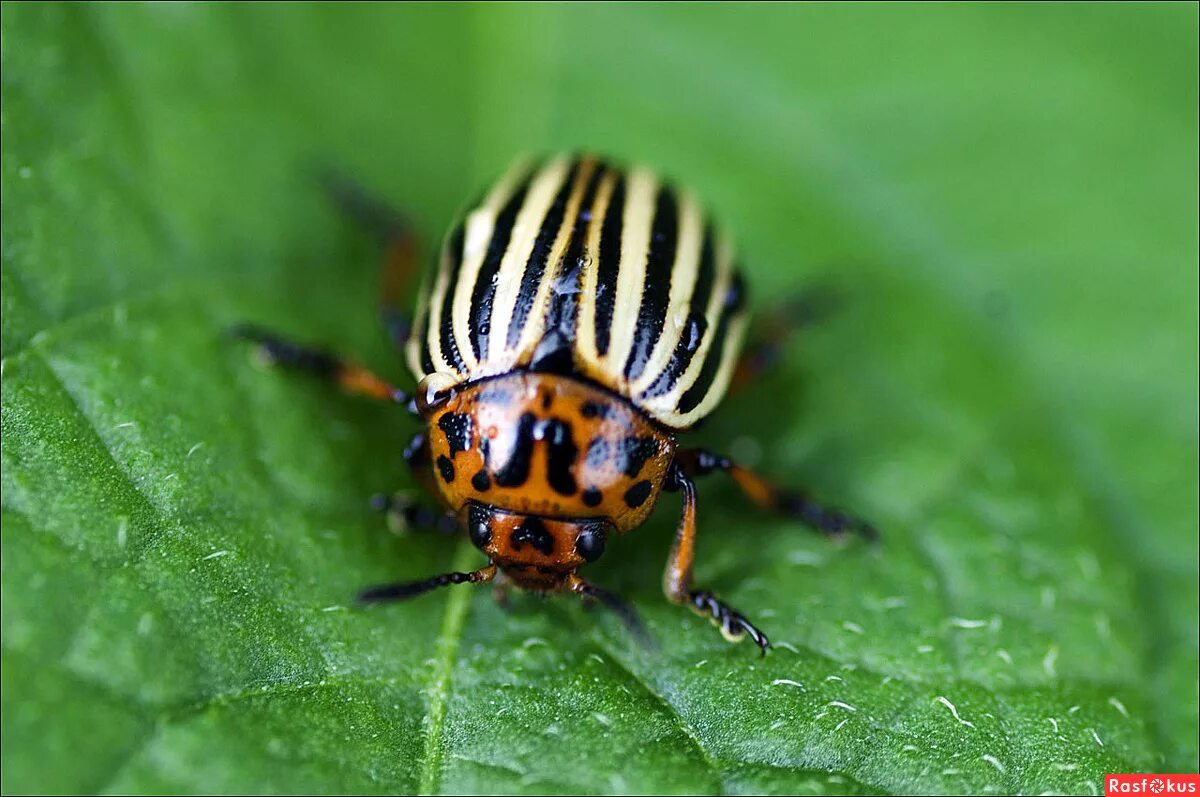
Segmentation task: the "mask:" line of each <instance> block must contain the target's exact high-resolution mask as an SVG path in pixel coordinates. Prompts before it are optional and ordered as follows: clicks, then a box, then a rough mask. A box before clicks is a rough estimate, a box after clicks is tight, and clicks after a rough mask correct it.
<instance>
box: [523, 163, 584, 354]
mask: <svg viewBox="0 0 1200 797" xmlns="http://www.w3.org/2000/svg"><path fill="white" fill-rule="evenodd" d="M578 174H579V160H576V161H575V162H574V163H572V164H571V170H570V171H569V172H567V177H566V179H565V180H563V182H562V186H561V187H560V188H559V189H558V194H557V195H556V196H555V197H554V201H553V202H551V203H550V209H549V210H547V211H546V217H545V218H544V219H542V226H541V227H540V228H539V229H538V233H537V237H536V238H534V240H533V251H531V252H530V253H529V260H528V261H527V262H526V263H525V273H524V274H522V275H521V288H520V290H519V291H518V292H517V304H516V306H515V307H513V314H512V319H511V320H510V321H509V322H508V339H507V345H508V348H510V349H511V348H514V347H515V346H516V345H517V341H518V340H520V339H521V333H522V332H523V331H524V330H525V322H526V321H527V320H528V319H529V310H530V308H531V306H532V305H533V300H534V298H535V297H536V296H537V292H538V288H539V287H540V286H541V284H542V275H543V274H545V273H546V261H547V260H549V259H550V250H551V249H552V248H553V247H554V240H555V239H556V238H557V237H558V233H559V230H560V229H561V228H562V224H563V216H565V215H566V212H567V199H568V198H570V196H571V191H572V190H573V189H574V186H575V178H576V175H578Z"/></svg>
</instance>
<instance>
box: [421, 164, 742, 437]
mask: <svg viewBox="0 0 1200 797" xmlns="http://www.w3.org/2000/svg"><path fill="white" fill-rule="evenodd" d="M745 323H746V317H745V301H744V288H743V284H742V280H741V278H740V276H739V274H738V271H737V269H736V268H735V266H734V263H733V247H732V245H731V243H730V241H729V240H728V238H727V237H726V236H725V235H723V234H722V232H721V231H720V229H719V228H718V227H717V226H716V225H714V224H713V222H712V221H710V220H709V219H708V218H707V217H706V215H705V213H704V211H703V210H702V208H701V207H700V205H699V204H698V203H697V201H696V200H695V199H694V198H693V197H692V196H691V195H690V194H688V193H687V192H686V191H682V190H679V189H678V188H676V187H675V186H673V185H671V184H670V183H668V182H665V181H663V180H662V179H660V178H659V177H657V176H656V175H655V174H654V173H652V172H650V171H647V170H645V169H642V168H632V169H628V170H626V169H622V168H619V167H616V166H613V165H611V164H609V163H606V162H604V161H602V160H600V159H599V158H596V157H591V156H579V157H574V156H560V157H556V158H552V159H549V160H545V161H533V160H525V161H522V162H519V163H517V164H516V165H514V166H513V167H512V168H511V169H510V170H509V171H508V172H507V173H506V174H505V175H504V176H503V177H502V178H501V179H500V180H499V181H498V182H497V183H496V184H495V185H494V186H493V187H492V188H491V189H490V190H489V191H488V192H487V193H486V194H485V195H484V196H483V198H482V200H481V201H480V202H479V204H478V205H476V206H474V207H472V208H470V209H469V210H468V211H467V212H466V213H465V214H464V215H463V217H462V219H461V220H459V221H458V222H457V223H456V224H455V225H453V226H452V227H451V230H450V233H449V234H448V235H447V236H446V238H445V241H444V242H443V244H442V248H441V251H440V253H439V255H438V258H437V261H436V264H435V267H434V269H433V271H432V272H431V274H430V275H428V277H427V279H426V281H425V285H424V287H423V289H422V291H421V294H420V297H419V300H418V305H417V312H416V326H415V330H416V332H415V334H414V335H413V336H412V337H411V338H410V340H409V342H408V347H407V352H406V353H407V359H408V364H409V367H410V368H411V369H412V371H413V372H414V374H415V375H416V376H417V378H418V379H423V378H425V377H427V376H430V375H432V374H439V375H440V378H439V379H438V384H439V385H442V384H462V383H466V382H472V381H476V380H479V379H482V378H485V377H492V376H497V375H501V374H505V373H509V372H512V371H517V370H529V371H536V372H545V373H558V374H562V375H567V376H577V377H580V378H583V379H584V380H586V381H590V382H593V383H595V384H598V385H599V386H601V387H603V388H605V389H607V390H609V391H611V392H613V393H615V394H617V395H619V396H621V397H623V398H625V399H627V400H628V401H629V402H630V403H632V404H633V405H634V406H635V407H637V408H638V409H640V410H641V411H642V412H644V413H646V414H647V415H648V416H650V417H651V418H653V419H654V420H655V421H657V422H658V423H660V424H662V425H663V426H665V427H667V428H670V429H686V428H688V427H690V426H692V425H694V424H695V423H696V422H697V421H699V420H700V419H701V418H703V417H704V416H705V415H707V414H708V413H709V412H711V411H712V410H713V408H714V407H715V406H716V404H717V403H718V402H719V401H720V399H721V397H722V396H723V395H724V393H725V390H726V388H727V387H728V384H729V380H730V377H731V375H732V372H733V368H734V361H735V360H736V358H737V354H738V350H739V347H740V344H741V339H742V335H743V332H744V328H745Z"/></svg>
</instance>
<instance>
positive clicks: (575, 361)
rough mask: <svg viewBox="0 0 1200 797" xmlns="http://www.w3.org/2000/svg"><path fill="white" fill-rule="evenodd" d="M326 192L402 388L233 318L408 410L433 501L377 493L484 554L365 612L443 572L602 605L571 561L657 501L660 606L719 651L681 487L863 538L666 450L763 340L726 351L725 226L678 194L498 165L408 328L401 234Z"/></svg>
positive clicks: (726, 628) (793, 500) (728, 468)
mask: <svg viewBox="0 0 1200 797" xmlns="http://www.w3.org/2000/svg"><path fill="white" fill-rule="evenodd" d="M331 186H332V193H333V195H334V197H335V199H337V200H338V202H339V204H341V205H342V206H343V207H344V208H346V209H347V210H349V211H350V213H351V214H352V215H357V216H359V217H360V218H362V219H364V220H367V221H368V222H370V223H372V224H373V225H374V226H375V228H376V229H377V230H378V231H379V233H380V236H381V237H382V238H384V239H386V240H387V241H389V258H388V262H389V264H390V265H389V267H388V268H386V269H385V271H384V275H385V277H384V283H385V290H384V294H385V298H384V303H383V304H384V316H385V320H386V321H387V322H388V326H389V329H390V330H391V331H392V332H393V335H394V337H395V338H396V342H397V343H398V344H401V345H402V346H403V349H404V354H405V357H406V359H407V364H408V367H409V369H410V370H411V371H412V373H413V375H414V376H415V378H416V380H417V387H416V390H415V392H414V393H413V394H411V395H410V394H409V393H407V392H405V391H402V390H400V389H398V388H396V387H394V386H393V385H391V384H389V383H388V382H386V381H384V380H383V379H381V378H379V377H378V376H376V375H374V374H373V373H371V372H369V371H367V370H366V369H364V368H362V367H361V366H359V365H356V364H354V363H352V362H350V361H347V360H344V359H342V358H339V357H337V356H335V355H333V354H330V353H329V352H326V351H324V350H321V349H317V348H312V347H308V346H303V345H299V344H296V343H293V342H290V341H289V340H286V339H284V338H282V337H280V336H278V335H276V334H274V333H271V332H268V331H265V330H262V329H259V328H255V327H241V328H238V329H237V330H236V332H237V334H238V335H239V336H240V337H242V338H243V339H247V340H250V341H253V342H254V343H255V344H257V346H258V349H259V351H260V353H261V354H262V355H263V356H264V357H265V358H266V359H267V360H268V361H270V362H272V363H275V364H279V365H282V366H286V367H291V368H294V369H298V370H302V371H308V372H310V373H313V374H316V375H319V376H322V377H324V378H326V379H329V380H331V381H334V382H336V383H338V384H339V385H341V386H342V388H344V389H345V390H347V391H349V392H352V393H358V394H363V395H366V396H371V397H374V398H377V399H382V400H385V401H392V402H395V403H398V404H400V405H403V406H406V407H407V408H408V410H409V411H410V412H411V413H413V414H414V415H416V416H417V417H418V418H419V419H420V420H421V422H422V426H423V428H422V429H421V430H420V431H418V432H417V433H416V434H415V436H414V437H413V438H412V442H411V443H410V444H409V445H408V446H407V448H406V450H405V452H404V458H405V460H406V461H407V462H408V464H409V465H410V466H411V468H412V469H413V472H414V474H415V476H416V478H417V480H418V481H419V482H421V483H422V484H423V485H424V486H425V487H426V489H427V490H428V492H430V493H431V494H432V495H433V496H435V497H436V498H437V499H438V502H439V503H440V505H441V508H442V511H441V512H440V513H437V512H429V511H428V510H425V509H422V508H420V507H417V506H415V505H413V504H409V503H406V502H401V501H396V500H392V499H377V501H376V503H377V505H378V506H379V507H380V508H384V509H388V510H390V511H393V512H395V513H397V514H399V515H401V516H403V517H404V518H405V519H406V520H407V521H408V522H410V523H414V524H424V525H440V526H442V527H448V528H456V529H460V530H463V531H465V532H466V534H467V535H468V537H469V538H470V540H471V542H472V543H473V544H474V545H475V547H477V548H478V549H479V550H480V552H482V554H483V555H484V556H486V557H487V560H488V561H487V564H486V565H485V566H483V567H481V568H479V569H478V570H474V571H471V572H451V573H444V574H441V575H436V576H433V577H432V578H427V579H424V580H420V581H413V582H403V583H397V584H389V585H384V586H379V587H373V588H370V589H368V590H366V591H364V592H363V593H362V594H361V596H360V598H361V600H363V601H365V602H377V601H391V600H401V599H406V598H412V597H414V596H417V595H420V594H422V593H425V592H428V591H430V590H433V589H435V588H437V587H441V586H445V585H450V584H462V583H471V584H482V583H486V582H497V583H500V584H512V585H513V586H515V587H518V588H521V589H524V590H531V591H534V592H539V593H561V592H571V593H576V594H579V595H582V596H589V597H591V598H593V599H598V600H600V601H602V602H603V603H605V604H607V605H608V606H610V607H612V608H614V609H616V610H617V611H618V612H620V613H621V614H622V615H623V616H625V617H626V618H627V619H630V618H632V617H633V613H632V611H631V610H630V609H628V608H627V607H626V605H625V603H624V602H623V601H622V600H621V599H620V598H618V597H617V596H615V595H614V594H612V593H610V592H608V591H607V590H604V589H602V588H600V587H598V586H596V585H594V584H591V583H590V582H588V581H587V580H585V579H584V578H583V577H581V576H580V575H579V573H578V571H579V570H580V569H581V568H582V567H583V566H585V565H587V564H589V563H591V562H594V561H596V560H597V559H598V558H599V557H600V556H601V555H602V554H603V553H604V551H605V549H606V547H607V546H608V545H609V544H611V543H612V542H613V541H614V540H615V539H616V538H618V537H620V536H622V535H624V534H627V533H629V532H630V531H632V530H634V529H636V528H637V527H638V526H640V525H642V524H643V523H644V522H645V521H646V519H647V517H649V515H650V513H651V512H652V510H653V509H654V507H655V505H656V504H657V503H658V501H659V498H660V497H661V495H662V494H663V493H664V492H672V493H681V494H682V498H683V511H682V515H681V518H680V521H679V525H678V529H677V532H676V535H675V541H674V545H673V546H672V548H671V553H670V556H669V559H668V562H667V567H666V571H665V573H664V575H663V583H662V587H663V592H664V593H665V594H666V597H667V598H668V599H669V600H670V601H672V602H674V603H676V604H681V605H686V606H689V607H691V608H692V609H693V610H694V611H696V612H697V613H699V614H701V615H703V616H707V617H708V618H710V619H711V620H712V621H713V622H714V624H716V625H717V626H718V628H719V629H720V631H721V633H722V634H723V635H724V636H725V637H726V638H727V639H729V640H731V641H738V640H740V639H742V638H744V637H747V636H748V637H749V638H750V639H752V640H753V641H754V642H755V643H756V644H757V645H758V646H759V648H760V649H761V650H762V651H763V652H764V653H765V651H766V650H767V648H768V647H769V646H770V642H769V640H768V638H767V636H766V635H765V634H764V633H763V632H762V631H761V630H759V629H758V628H757V627H756V626H755V625H754V624H753V623H751V622H750V620H749V619H747V617H746V616H745V615H743V614H742V613H741V612H739V611H737V610H736V609H734V608H733V607H732V606H730V605H729V604H728V603H726V602H725V601H723V600H722V599H720V598H718V597H717V596H716V595H715V594H713V593H712V592H710V591H708V590H705V589H698V588H696V586H695V585H694V584H693V580H692V564H693V559H694V555H695V547H696V536H697V520H696V487H695V480H696V478H697V477H700V476H704V475H706V474H709V473H712V472H715V471H720V472H723V473H726V474H728V475H729V476H730V477H732V479H733V481H734V482H735V483H736V484H737V486H738V487H740V488H741V490H742V491H743V492H744V493H745V495H746V496H747V497H748V498H749V499H750V500H751V501H752V502H753V503H755V504H757V505H758V506H760V507H763V508H765V509H767V510H769V511H771V512H775V513H778V514H781V515H785V516H788V517H791V518H795V519H796V520H798V521H800V522H802V523H804V524H807V525H808V526H810V527H812V528H814V529H816V530H819V531H821V532H824V533H825V534H827V535H830V536H840V535H844V534H846V533H848V532H856V533H858V534H861V535H863V536H865V537H868V538H875V537H876V532H875V530H874V529H873V528H872V527H871V525H870V524H868V523H866V522H864V521H862V520H859V519H857V518H855V517H853V516H851V515H849V514H847V513H845V512H842V511H840V510H838V509H835V508H830V507H827V506H825V505H823V504H821V503H819V502H818V501H816V500H815V499H813V498H812V497H810V496H808V495H807V494H805V493H802V492H796V491H785V490H781V489H779V488H777V487H775V486H774V485H773V484H772V483H770V482H769V481H767V480H766V479H764V478H762V477H761V476H759V475H758V474H756V473H754V472H753V471H751V470H749V469H747V468H744V467H742V466H740V465H738V464H737V463H735V462H734V461H733V460H731V459H730V458H729V457H726V456H722V455H719V454H716V453H713V452H711V451H708V450H704V449H700V448H683V447H680V446H679V444H678V442H677V437H678V435H680V434H683V433H685V432H687V431H688V430H690V429H692V428H693V427H695V426H696V424H697V423H699V422H700V421H701V420H702V419H703V418H704V417H705V416H707V415H708V414H709V413H710V412H711V411H712V410H713V409H714V408H715V407H716V406H717V404H718V402H720V400H721V399H722V397H723V396H724V395H725V393H726V391H727V389H728V388H729V386H730V383H731V381H734V379H735V375H736V379H737V381H739V382H745V381H748V380H749V379H750V378H752V377H753V376H755V375H756V374H757V372H759V371H761V370H762V368H763V366H764V364H765V363H766V362H768V361H769V360H771V359H772V356H771V355H772V352H773V350H774V348H777V345H778V340H774V341H772V340H768V341H766V343H765V344H763V345H762V346H759V347H758V348H756V349H753V350H751V351H750V352H749V353H747V354H745V355H742V356H741V357H740V358H739V353H740V351H741V344H742V339H743V337H744V334H745V330H746V324H747V313H746V309H747V308H746V287H745V283H744V280H743V277H742V274H741V272H740V270H739V268H738V267H737V266H736V265H735V259H734V248H733V246H732V244H731V242H730V239H729V238H728V236H726V235H725V234H724V232H723V231H722V230H721V229H720V228H719V227H717V226H716V225H715V224H714V223H713V222H712V221H711V219H709V218H708V216H707V215H706V214H705V212H704V210H703V209H702V208H701V207H700V205H699V204H698V203H697V201H696V200H695V199H694V198H693V196H692V195H691V194H690V193H688V192H686V191H682V190H680V189H678V188H677V187H675V186H674V185H673V184H671V183H670V182H667V181H664V180H662V179H660V178H659V177H658V176H656V175H655V174H654V173H653V172H652V171H650V170H648V169H645V168H641V167H636V168H629V169H626V168H622V167H621V166H617V165H613V164H612V163H609V162H606V161H605V160H603V159H601V158H599V157H596V156H591V155H574V156H568V155H561V156H557V157H553V158H548V159H544V160H536V159H525V160H522V161H519V162H518V163H517V164H515V165H514V166H513V167H512V168H511V169H510V170H509V171H508V172H507V173H506V174H505V175H504V176H503V177H502V178H501V179H500V180H499V181H498V182H496V183H495V184H494V185H493V186H492V187H491V188H490V189H489V190H488V191H487V192H486V193H485V194H484V195H483V196H482V198H481V199H480V200H479V201H478V202H477V204H475V205H474V206H473V207H472V208H471V209H469V210H468V211H467V212H466V213H465V214H463V215H462V216H461V217H460V218H459V220H458V221H457V222H456V223H455V224H454V225H453V226H452V227H451V229H450V231H449V233H448V234H447V235H446V236H445V239H444V242H443V244H442V246H441V249H440V252H439V253H438V256H437V258H436V262H435V263H434V267H433V269H432V270H431V272H430V273H429V274H427V275H426V279H425V282H424V284H423V287H422V289H421V291H420V293H419V296H418V301H417V305H416V313H415V324H413V325H411V327H410V326H409V325H408V324H406V323H404V321H403V318H404V316H403V314H402V313H400V312H398V310H397V301H396V296H397V290H398V289H397V286H398V285H399V284H401V283H403V282H404V275H405V273H406V272H407V271H410V270H411V269H412V267H413V262H414V260H415V258H414V252H415V251H416V246H415V237H414V235H413V234H412V232H411V229H410V228H409V226H408V225H407V224H406V223H404V222H403V220H401V219H400V217H399V216H396V215H395V214H392V213H390V212H388V211H386V210H383V209H381V206H380V205H378V204H377V203H374V201H373V200H371V199H370V198H368V197H366V196H365V194H364V193H363V192H362V191H361V190H359V189H357V188H356V187H355V186H353V185H351V184H348V183H345V182H344V181H341V182H339V181H334V182H333V183H332V184H331Z"/></svg>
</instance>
